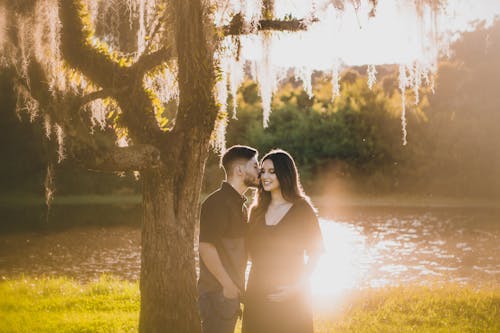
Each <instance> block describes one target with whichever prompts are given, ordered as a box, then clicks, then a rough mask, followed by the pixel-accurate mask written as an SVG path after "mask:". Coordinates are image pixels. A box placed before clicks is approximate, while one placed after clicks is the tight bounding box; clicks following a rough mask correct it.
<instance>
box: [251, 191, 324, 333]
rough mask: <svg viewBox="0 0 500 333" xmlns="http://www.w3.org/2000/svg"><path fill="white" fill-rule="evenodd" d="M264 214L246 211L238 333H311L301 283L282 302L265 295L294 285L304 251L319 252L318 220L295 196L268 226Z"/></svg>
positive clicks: (300, 274)
mask: <svg viewBox="0 0 500 333" xmlns="http://www.w3.org/2000/svg"><path fill="white" fill-rule="evenodd" d="M264 219H265V218H264V216H259V217H256V216H251V218H250V222H251V226H250V231H249V234H248V239H247V247H248V252H249V254H250V257H251V259H252V268H251V271H250V275H249V278H248V284H247V290H246V293H245V311H244V314H243V327H242V333H312V332H313V323H312V310H311V302H310V291H309V288H308V286H307V284H304V287H303V288H302V290H300V292H299V293H297V294H296V295H293V296H291V297H290V298H288V299H286V300H284V301H282V302H272V301H269V300H268V299H267V296H268V295H269V294H271V293H274V292H276V291H277V288H279V287H281V286H286V285H295V284H297V283H298V282H299V281H301V280H302V279H303V278H304V276H305V274H307V270H306V263H305V259H304V254H307V255H308V256H312V255H317V254H319V253H320V252H322V251H323V241H322V238H321V232H320V229H319V224H318V219H317V217H316V214H315V212H314V210H313V209H312V207H311V206H310V205H309V203H308V202H307V201H306V200H304V199H300V200H298V201H297V202H295V203H294V204H293V205H292V207H291V208H290V209H289V210H288V212H287V213H286V214H285V216H284V217H283V218H282V219H281V220H280V222H279V223H278V224H276V225H274V226H267V225H266V224H265V220H264Z"/></svg>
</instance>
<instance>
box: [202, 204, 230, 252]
mask: <svg viewBox="0 0 500 333" xmlns="http://www.w3.org/2000/svg"><path fill="white" fill-rule="evenodd" d="M227 212H228V210H227V209H225V208H224V207H218V206H217V205H214V204H213V203H212V202H211V201H205V202H204V203H203V204H202V205H201V214H200V242H204V243H212V244H216V243H217V242H218V241H219V240H220V239H221V238H222V236H223V234H224V231H225V229H226V227H227V221H228V218H227Z"/></svg>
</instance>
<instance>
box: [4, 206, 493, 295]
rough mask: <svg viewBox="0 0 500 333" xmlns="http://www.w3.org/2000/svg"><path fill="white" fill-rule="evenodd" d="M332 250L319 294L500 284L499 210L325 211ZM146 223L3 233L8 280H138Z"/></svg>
mask: <svg viewBox="0 0 500 333" xmlns="http://www.w3.org/2000/svg"><path fill="white" fill-rule="evenodd" d="M320 215H321V216H322V217H321V219H320V223H321V230H322V233H323V238H324V241H325V247H326V253H325V254H324V255H323V257H322V258H321V260H320V262H319V264H318V267H317V269H316V271H315V273H314V275H313V276H312V278H311V286H312V290H313V293H314V294H316V295H322V296H325V295H328V296H331V295H338V294H341V293H345V292H346V291H352V290H357V289H361V288H366V287H374V288H379V287H384V286H387V285H398V284H412V283H436V282H450V281H452V282H456V283H467V284H471V285H473V286H483V285H484V286H491V285H498V284H499V282H500V257H499V254H500V209H499V208H425V207H419V208H391V207H361V206H359V207H344V208H339V209H331V210H330V209H320ZM139 270H140V229H139V227H138V226H134V225H128V226H109V227H99V226H78V227H75V228H70V229H65V230H59V231H45V232H15V233H4V234H0V277H1V278H2V279H9V278H11V277H18V276H20V275H23V274H24V275H26V276H42V275H50V276H55V275H64V276H70V277H74V278H76V279H78V280H82V281H88V280H91V279H95V278H96V277H98V276H99V275H101V274H103V273H107V274H113V275H117V276H119V277H121V278H124V279H128V280H137V279H138V277H139Z"/></svg>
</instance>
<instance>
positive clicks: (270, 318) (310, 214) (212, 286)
mask: <svg viewBox="0 0 500 333" xmlns="http://www.w3.org/2000/svg"><path fill="white" fill-rule="evenodd" d="M257 155H258V153H257V151H256V150H255V149H253V148H250V147H247V146H233V147H231V148H229V149H228V150H227V151H226V152H225V153H224V155H223V156H222V167H223V168H224V171H225V173H226V181H225V182H223V183H222V185H221V187H220V189H218V190H217V191H215V192H213V193H212V194H210V195H209V196H208V198H207V199H206V200H205V201H204V202H203V204H202V208H201V215H200V247H199V251H200V277H199V280H198V291H199V309H200V316H201V320H202V332H203V333H232V332H233V331H234V327H235V324H236V321H237V319H238V316H239V315H240V314H241V310H240V302H241V303H243V304H244V313H243V325H242V333H281V332H283V333H285V332H286V333H312V332H313V323H312V310H311V305H310V299H309V298H310V292H309V290H308V289H309V288H308V277H309V275H310V273H311V272H312V270H313V268H314V266H315V264H316V262H317V259H318V257H319V255H320V254H321V252H322V251H323V242H322V238H321V232H320V229H319V224H318V219H317V217H316V213H315V210H314V208H313V206H312V205H311V203H310V201H309V198H308V197H307V196H306V195H305V194H304V192H303V191H302V187H301V185H300V180H299V176H298V172H297V168H296V166H295V162H294V161H293V159H292V157H291V156H290V154H288V153H287V152H285V151H283V150H273V151H271V152H269V153H268V154H267V155H265V156H264V157H263V158H262V161H261V165H260V167H259V163H258V161H257ZM249 187H258V191H257V193H256V197H255V199H254V203H253V204H252V206H251V209H250V214H249V216H250V217H249V219H248V218H247V216H248V214H247V208H246V205H245V201H246V199H245V197H244V193H245V192H246V190H247V189H248V188H249ZM304 255H307V257H308V260H305V259H304ZM247 259H249V260H251V262H252V267H251V271H250V274H249V278H248V282H247V289H246V291H245V269H246V266H247Z"/></svg>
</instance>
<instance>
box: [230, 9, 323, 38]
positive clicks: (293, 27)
mask: <svg viewBox="0 0 500 333" xmlns="http://www.w3.org/2000/svg"><path fill="white" fill-rule="evenodd" d="M317 21H318V19H312V20H311V19H309V20H306V19H289V20H260V21H259V24H258V25H257V29H256V31H247V30H246V29H245V28H244V20H243V16H242V15H241V14H236V15H234V16H233V18H232V20H231V23H229V25H226V26H224V27H222V31H223V34H224V36H238V35H247V34H252V33H255V32H257V31H304V30H307V28H308V26H309V24H310V23H313V22H317Z"/></svg>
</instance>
